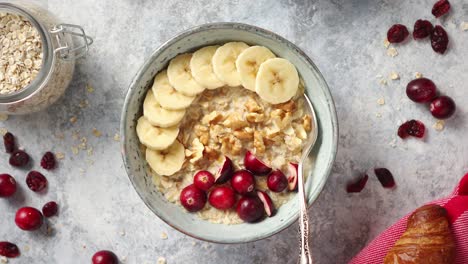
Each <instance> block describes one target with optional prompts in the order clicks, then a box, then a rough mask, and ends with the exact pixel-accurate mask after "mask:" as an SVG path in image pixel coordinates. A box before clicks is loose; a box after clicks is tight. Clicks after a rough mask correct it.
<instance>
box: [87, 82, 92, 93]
mask: <svg viewBox="0 0 468 264" xmlns="http://www.w3.org/2000/svg"><path fill="white" fill-rule="evenodd" d="M86 90H87V91H88V93H93V92H94V88H93V87H92V86H91V85H89V84H88V85H86Z"/></svg>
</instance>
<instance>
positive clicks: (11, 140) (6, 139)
mask: <svg viewBox="0 0 468 264" xmlns="http://www.w3.org/2000/svg"><path fill="white" fill-rule="evenodd" d="M3 144H4V145H5V151H6V153H13V151H15V137H14V136H13V134H11V133H10V132H7V133H6V134H5V135H4V136H3Z"/></svg>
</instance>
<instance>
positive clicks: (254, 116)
mask: <svg viewBox="0 0 468 264" xmlns="http://www.w3.org/2000/svg"><path fill="white" fill-rule="evenodd" d="M245 119H247V121H248V122H249V123H262V122H263V121H265V115H264V114H258V113H248V114H247V115H246V116H245Z"/></svg>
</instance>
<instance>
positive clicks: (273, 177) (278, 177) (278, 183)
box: [267, 170, 288, 192]
mask: <svg viewBox="0 0 468 264" xmlns="http://www.w3.org/2000/svg"><path fill="white" fill-rule="evenodd" d="M267 185H268V189H270V190H271V191H273V192H282V191H284V189H286V187H288V179H287V178H286V176H285V175H284V174H283V173H282V172H281V171H280V170H274V171H272V172H270V174H268V178H267Z"/></svg>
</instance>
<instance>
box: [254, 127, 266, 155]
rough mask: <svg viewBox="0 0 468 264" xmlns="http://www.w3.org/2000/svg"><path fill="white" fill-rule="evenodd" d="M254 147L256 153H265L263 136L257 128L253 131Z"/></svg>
mask: <svg viewBox="0 0 468 264" xmlns="http://www.w3.org/2000/svg"><path fill="white" fill-rule="evenodd" d="M254 147H255V153H256V154H260V155H262V154H265V143H264V142H263V136H262V133H261V132H260V131H257V130H255V132H254Z"/></svg>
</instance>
